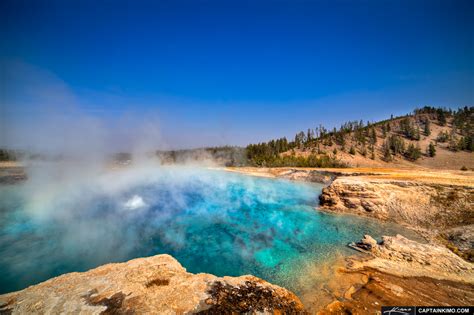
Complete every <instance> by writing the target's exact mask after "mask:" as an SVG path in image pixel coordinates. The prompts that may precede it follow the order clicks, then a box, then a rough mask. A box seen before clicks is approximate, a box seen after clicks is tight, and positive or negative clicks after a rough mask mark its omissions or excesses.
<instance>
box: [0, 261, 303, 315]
mask: <svg viewBox="0 0 474 315" xmlns="http://www.w3.org/2000/svg"><path fill="white" fill-rule="evenodd" d="M0 313H2V314H3V313H7V314H30V313H42V314H44V313H47V314H59V313H68V314H69V313H74V314H76V313H77V314H78V313H81V314H134V313H140V314H196V313H199V314H222V313H248V314H256V313H284V314H296V313H298V314H300V313H304V308H303V305H302V303H301V301H300V300H299V299H298V298H297V297H296V296H295V295H294V294H293V293H291V292H290V291H288V290H286V289H284V288H282V287H279V286H276V285H272V284H270V283H268V282H266V281H264V280H262V279H259V278H257V277H254V276H240V277H221V278H220V277H216V276H214V275H210V274H203V273H201V274H192V273H188V272H186V269H185V268H183V267H182V266H181V264H180V263H179V262H178V261H177V260H176V259H174V258H173V257H171V256H169V255H157V256H152V257H148V258H138V259H133V260H130V261H128V262H125V263H117V264H107V265H103V266H100V267H98V268H95V269H92V270H89V271H87V272H81V273H78V272H73V273H68V274H64V275H62V276H59V277H56V278H52V279H50V280H47V281H45V282H42V283H40V284H37V285H34V286H30V287H28V288H26V289H24V290H21V291H17V292H13V293H9V294H5V295H1V296H0Z"/></svg>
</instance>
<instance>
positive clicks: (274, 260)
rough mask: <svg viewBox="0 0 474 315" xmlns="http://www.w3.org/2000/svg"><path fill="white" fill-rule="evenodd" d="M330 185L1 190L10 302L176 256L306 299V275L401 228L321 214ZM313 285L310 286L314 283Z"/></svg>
mask: <svg viewBox="0 0 474 315" xmlns="http://www.w3.org/2000/svg"><path fill="white" fill-rule="evenodd" d="M321 189H322V185H318V184H308V183H298V182H290V181H285V180H274V179H265V178H257V177H250V176H243V175H238V174H232V173H226V172H219V171H209V170H202V169H192V168H161V169H159V168H154V169H147V170H142V171H136V172H116V173H112V174H103V175H101V176H97V178H87V179H81V180H79V179H75V180H72V181H71V180H61V181H45V182H44V183H43V184H41V185H38V183H35V182H34V181H33V182H32V183H28V182H27V183H25V184H23V185H16V186H3V187H0V289H1V290H0V293H5V292H10V291H14V290H19V289H22V288H25V287H27V286H28V285H31V284H35V283H38V282H41V281H44V280H46V279H48V278H51V277H53V276H57V275H60V274H62V273H66V272H71V271H85V270H88V269H90V268H93V267H96V266H98V265H101V264H104V263H108V262H120V261H126V260H129V259H132V258H136V257H143V256H150V255H156V254H162V253H167V254H171V255H172V256H174V257H175V258H176V259H178V260H179V261H180V263H181V264H182V265H183V266H184V267H185V268H187V270H188V271H190V272H193V273H198V272H206V273H212V274H215V275H218V276H224V275H229V276H239V275H244V274H253V275H256V276H258V277H261V278H263V279H265V280H267V281H270V282H272V283H275V284H279V285H282V286H284V287H286V288H289V289H291V290H293V291H294V292H296V293H299V292H301V291H302V290H303V289H304V288H303V286H304V284H303V283H304V281H303V282H302V281H301V279H302V278H303V279H304V275H305V270H307V269H308V268H312V269H313V270H314V268H315V266H316V267H317V266H318V264H324V263H327V262H328V261H330V260H331V259H334V258H335V257H336V256H337V255H338V254H341V253H343V254H345V253H351V252H350V250H349V249H347V247H346V244H347V243H348V242H350V241H354V240H357V239H359V238H360V237H361V236H362V235H363V234H371V235H373V236H375V237H379V236H381V235H382V234H394V233H396V232H398V231H400V228H399V227H396V226H388V225H383V224H381V223H380V222H376V221H373V220H369V219H364V218H358V217H354V216H341V215H330V214H325V213H322V212H319V211H316V210H315V209H314V208H315V207H316V206H317V200H318V195H319V193H320V191H321ZM306 280H308V279H306Z"/></svg>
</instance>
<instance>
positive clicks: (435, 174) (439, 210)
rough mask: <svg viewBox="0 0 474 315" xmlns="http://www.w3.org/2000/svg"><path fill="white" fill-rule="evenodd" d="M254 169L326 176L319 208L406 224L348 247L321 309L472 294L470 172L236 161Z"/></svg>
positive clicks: (370, 307)
mask: <svg viewBox="0 0 474 315" xmlns="http://www.w3.org/2000/svg"><path fill="white" fill-rule="evenodd" d="M232 171H236V172H242V173H245V174H249V175H254V176H262V174H267V176H270V177H274V178H285V179H290V180H303V181H310V182H318V183H324V184H326V185H327V187H325V188H324V189H323V190H322V193H321V195H320V198H319V199H320V207H319V208H318V209H319V210H322V211H327V212H331V213H343V214H354V215H359V216H366V217H372V218H375V219H378V220H382V221H386V222H394V223H397V224H401V225H403V226H405V227H407V228H410V229H412V230H414V231H416V232H417V233H418V234H420V235H421V236H422V237H423V238H424V239H426V241H427V244H421V243H418V242H415V241H413V240H408V239H406V238H404V237H403V236H401V235H397V236H395V237H389V236H384V237H383V240H382V241H381V242H376V241H375V240H374V239H372V238H371V237H370V236H365V237H364V239H363V240H362V241H360V242H357V243H353V244H351V247H352V248H354V249H356V250H358V251H359V252H362V254H361V255H354V256H353V257H350V258H348V259H346V262H345V263H344V265H343V267H341V268H339V270H338V271H337V272H336V274H335V275H334V278H335V280H334V281H335V282H338V283H337V285H335V286H334V287H337V290H334V291H333V292H332V294H333V302H332V303H330V304H328V305H327V306H326V307H325V308H323V309H322V310H319V311H318V310H313V311H315V312H318V313H319V314H341V313H346V314H367V313H374V314H375V313H378V312H380V306H381V305H469V304H472V301H474V293H473V292H474V273H473V272H474V269H473V268H474V264H473V262H474V173H473V172H459V171H437V170H419V169H368V168H365V169H364V168H354V169H301V168H275V169H255V168H241V169H232Z"/></svg>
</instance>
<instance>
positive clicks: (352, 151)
mask: <svg viewBox="0 0 474 315" xmlns="http://www.w3.org/2000/svg"><path fill="white" fill-rule="evenodd" d="M349 154H352V155H355V154H356V150H355V149H354V146H352V145H351V148H350V149H349Z"/></svg>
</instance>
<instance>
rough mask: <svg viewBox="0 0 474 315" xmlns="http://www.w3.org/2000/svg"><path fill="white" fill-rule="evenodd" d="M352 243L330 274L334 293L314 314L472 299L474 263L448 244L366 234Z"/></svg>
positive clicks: (372, 311)
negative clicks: (339, 266)
mask: <svg viewBox="0 0 474 315" xmlns="http://www.w3.org/2000/svg"><path fill="white" fill-rule="evenodd" d="M351 247H353V248H354V249H357V250H359V251H361V252H363V253H366V254H367V255H364V256H363V257H361V256H355V257H351V258H349V259H348V260H347V264H346V266H345V268H342V269H341V270H339V272H337V273H336V274H335V277H334V278H335V279H334V281H336V282H337V283H338V285H339V287H338V289H339V290H338V291H337V292H335V293H336V294H335V299H334V300H333V302H332V303H330V304H328V305H327V306H326V307H325V308H323V309H322V310H320V311H319V312H318V314H380V307H381V306H382V305H383V306H400V305H420V306H430V305H460V306H468V305H471V304H472V301H474V265H473V264H471V263H469V262H466V261H465V260H463V259H462V258H460V257H459V256H456V255H455V254H454V253H452V252H451V251H449V250H448V249H447V248H445V247H443V246H438V245H429V244H420V243H418V242H415V241H411V240H409V239H406V238H405V237H403V236H401V235H397V236H395V237H389V236H384V237H383V240H382V242H380V243H377V241H376V240H374V239H373V238H372V237H370V236H369V235H366V236H364V238H363V239H362V240H360V241H359V242H356V243H353V244H351Z"/></svg>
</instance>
